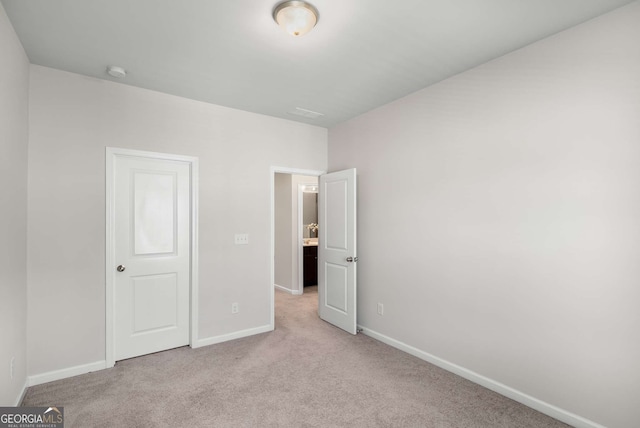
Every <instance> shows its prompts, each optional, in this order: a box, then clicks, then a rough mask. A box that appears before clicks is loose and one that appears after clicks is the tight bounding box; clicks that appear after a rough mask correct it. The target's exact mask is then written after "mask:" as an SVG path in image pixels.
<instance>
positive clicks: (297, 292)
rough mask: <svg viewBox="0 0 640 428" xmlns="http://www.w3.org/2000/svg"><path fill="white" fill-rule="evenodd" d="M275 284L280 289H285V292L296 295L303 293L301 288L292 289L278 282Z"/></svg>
mask: <svg viewBox="0 0 640 428" xmlns="http://www.w3.org/2000/svg"><path fill="white" fill-rule="evenodd" d="M273 286H274V287H275V288H277V289H278V290H280V291H284V292H285V293H289V294H293V295H294V296H300V295H302V292H301V291H300V290H292V289H290V288H287V287H283V286H282V285H278V284H273Z"/></svg>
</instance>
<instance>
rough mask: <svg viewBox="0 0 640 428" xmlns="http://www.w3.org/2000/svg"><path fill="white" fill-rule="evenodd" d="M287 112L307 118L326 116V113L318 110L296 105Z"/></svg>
mask: <svg viewBox="0 0 640 428" xmlns="http://www.w3.org/2000/svg"><path fill="white" fill-rule="evenodd" d="M287 114H294V115H296V116H302V117H306V118H307V119H317V118H319V117H321V116H324V114H322V113H318V112H317V111H311V110H307V109H306V108H300V107H296V108H295V110H291V111H288V112H287Z"/></svg>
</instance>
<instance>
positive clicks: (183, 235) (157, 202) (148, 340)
mask: <svg viewBox="0 0 640 428" xmlns="http://www.w3.org/2000/svg"><path fill="white" fill-rule="evenodd" d="M113 162H114V181H113V183H114V184H113V185H114V200H113V203H114V209H113V211H112V212H113V213H114V217H115V218H114V222H113V224H114V238H115V242H114V257H113V260H114V265H113V266H108V267H107V269H113V270H114V272H113V275H114V276H113V278H114V279H113V284H114V290H113V299H114V300H113V306H114V308H113V309H114V310H113V317H114V319H113V323H114V324H113V326H114V342H113V347H114V349H113V352H114V357H115V360H122V359H125V358H131V357H135V356H138V355H144V354H149V353H153V352H158V351H161V350H165V349H171V348H175V347H178V346H183V345H187V344H188V343H189V307H190V305H189V289H190V227H191V221H190V219H191V215H190V186H191V178H190V177H191V174H190V164H189V163H188V162H181V161H173V160H165V159H154V158H146V157H137V156H116V157H115V159H114V161H113Z"/></svg>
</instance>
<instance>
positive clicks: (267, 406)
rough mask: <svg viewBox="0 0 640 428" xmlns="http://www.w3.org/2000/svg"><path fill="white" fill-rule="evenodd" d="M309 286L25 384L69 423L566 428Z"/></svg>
mask: <svg viewBox="0 0 640 428" xmlns="http://www.w3.org/2000/svg"><path fill="white" fill-rule="evenodd" d="M317 296H318V295H317V289H316V287H307V288H306V289H305V294H304V295H303V296H291V295H288V294H286V293H283V292H280V291H276V330H275V331H274V332H270V333H265V334H260V335H256V336H252V337H248V338H244V339H238V340H234V341H231V342H226V343H222V344H218V345H212V346H208V347H204V348H199V349H190V348H188V347H185V348H178V349H174V350H170V351H165V352H160V353H157V354H152V355H146V356H143V357H138V358H133V359H130V360H126V361H121V362H118V363H117V364H116V366H115V367H114V368H112V369H108V370H102V371H99V372H94V373H89V374H86V375H82V376H76V377H74V378H70V379H64V380H61V381H56V382H51V383H48V384H43V385H38V386H34V387H31V388H29V390H28V391H27V394H26V397H25V399H24V401H23V405H24V406H49V405H57V406H64V408H65V409H64V410H65V411H64V413H65V418H66V424H65V426H66V427H68V428H70V427H125V426H126V427H434V428H450V427H451V428H453V427H456V428H467V427H469V428H470V427H474V428H478V427H491V428H493V427H509V428H513V427H517V428H525V427H566V426H567V425H565V424H563V423H560V422H558V421H556V420H554V419H552V418H549V417H548V416H545V415H543V414H541V413H539V412H537V411H535V410H532V409H530V408H528V407H525V406H523V405H521V404H519V403H516V402H514V401H512V400H510V399H508V398H505V397H503V396H501V395H498V394H496V393H494V392H492V391H489V390H487V389H485V388H483V387H481V386H478V385H476V384H474V383H471V382H469V381H467V380H465V379H463V378H461V377H458V376H456V375H453V374H451V373H449V372H446V371H444V370H442V369H440V368H438V367H435V366H433V365H431V364H428V363H426V362H424V361H422V360H420V359H418V358H415V357H413V356H411V355H408V354H405V353H403V352H401V351H398V350H396V349H394V348H391V347H389V346H387V345H384V344H382V343H380V342H377V341H376V340H373V339H371V338H369V337H366V336H364V335H357V336H352V335H349V334H347V333H344V332H342V331H341V330H339V329H337V328H335V327H333V326H331V325H329V324H327V323H325V322H323V321H321V320H320V319H319V318H318V316H317V312H316V306H317V298H318V297H317Z"/></svg>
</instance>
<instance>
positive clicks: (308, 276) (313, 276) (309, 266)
mask: <svg viewBox="0 0 640 428" xmlns="http://www.w3.org/2000/svg"><path fill="white" fill-rule="evenodd" d="M303 255H304V262H303V266H302V268H303V270H304V286H305V287H306V286H308V285H317V284H318V247H317V246H315V245H310V246H307V247H303Z"/></svg>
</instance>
